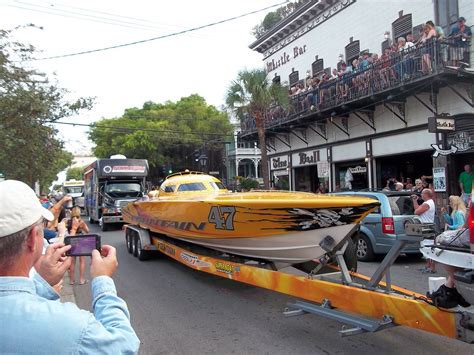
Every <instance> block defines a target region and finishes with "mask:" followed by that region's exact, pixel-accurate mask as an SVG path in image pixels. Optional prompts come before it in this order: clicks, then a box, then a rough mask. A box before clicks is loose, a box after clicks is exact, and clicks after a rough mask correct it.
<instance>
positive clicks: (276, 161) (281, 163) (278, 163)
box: [270, 155, 289, 170]
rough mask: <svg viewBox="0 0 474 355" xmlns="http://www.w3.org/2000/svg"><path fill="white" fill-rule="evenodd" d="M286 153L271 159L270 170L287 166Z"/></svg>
mask: <svg viewBox="0 0 474 355" xmlns="http://www.w3.org/2000/svg"><path fill="white" fill-rule="evenodd" d="M288 165H289V164H288V155H282V156H279V157H275V158H272V159H271V166H270V169H271V170H278V169H286V168H288Z"/></svg>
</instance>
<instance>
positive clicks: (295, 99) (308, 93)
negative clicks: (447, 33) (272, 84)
mask: <svg viewBox="0 0 474 355" xmlns="http://www.w3.org/2000/svg"><path fill="white" fill-rule="evenodd" d="M469 51H470V43H469V42H464V43H462V44H460V43H459V42H455V41H453V40H449V39H447V40H444V41H437V40H435V39H433V40H430V41H427V42H426V43H425V44H423V45H418V46H414V47H411V48H409V49H407V50H404V51H402V52H400V53H391V54H390V55H383V56H382V57H381V58H380V59H378V60H377V61H376V62H374V63H371V64H369V65H368V66H367V67H366V68H364V69H362V70H361V69H356V70H353V71H351V72H348V73H345V74H344V75H342V76H339V77H334V78H330V79H329V78H327V77H326V78H323V79H321V81H320V82H319V83H318V85H317V86H315V87H312V88H306V90H305V91H304V92H301V93H299V94H297V95H293V96H290V104H289V107H287V108H283V107H281V106H276V105H275V106H273V107H272V108H271V109H270V110H269V111H268V112H267V114H266V120H265V127H266V128H272V127H277V126H280V125H282V124H284V123H286V122H290V121H292V120H294V119H296V118H298V117H303V116H310V115H313V114H318V113H320V114H324V113H326V112H328V111H329V112H331V111H332V110H334V109H336V108H338V107H341V106H342V107H344V105H346V106H347V107H349V105H351V104H353V103H355V102H357V101H359V100H363V99H364V98H370V97H373V96H374V95H377V94H381V93H384V92H387V91H390V90H393V89H397V88H400V87H402V86H406V85H407V84H412V83H416V82H417V81H421V80H423V79H425V78H428V77H432V76H436V75H438V74H440V73H442V72H443V71H444V70H445V68H446V66H458V65H459V64H458V63H459V62H463V58H464V60H467V61H469V58H468V57H469ZM318 80H320V79H319V78H318ZM328 115H329V114H328ZM241 126H242V134H244V135H245V134H251V133H255V132H256V124H255V119H254V118H253V117H248V118H246V119H244V120H242V122H241Z"/></svg>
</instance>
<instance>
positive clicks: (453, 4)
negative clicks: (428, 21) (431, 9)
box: [434, 0, 459, 35]
mask: <svg viewBox="0 0 474 355" xmlns="http://www.w3.org/2000/svg"><path fill="white" fill-rule="evenodd" d="M434 5H435V16H436V24H437V25H438V26H441V27H442V28H443V30H444V33H445V34H446V35H448V34H449V32H450V30H451V27H452V26H453V25H454V24H455V23H456V21H457V19H458V17H459V10H458V8H459V7H458V0H435V3H434Z"/></svg>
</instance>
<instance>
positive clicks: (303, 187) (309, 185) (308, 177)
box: [295, 165, 319, 192]
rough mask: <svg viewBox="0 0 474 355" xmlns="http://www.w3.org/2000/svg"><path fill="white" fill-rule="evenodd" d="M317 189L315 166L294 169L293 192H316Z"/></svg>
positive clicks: (316, 170)
mask: <svg viewBox="0 0 474 355" xmlns="http://www.w3.org/2000/svg"><path fill="white" fill-rule="evenodd" d="M318 187H319V178H318V167H317V166H316V165H311V166H303V167H300V168H295V190H296V191H306V192H316V191H317V189H318Z"/></svg>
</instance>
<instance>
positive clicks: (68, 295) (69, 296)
mask: <svg viewBox="0 0 474 355" xmlns="http://www.w3.org/2000/svg"><path fill="white" fill-rule="evenodd" d="M61 302H72V303H74V304H76V296H74V289H73V287H72V285H69V275H68V273H66V275H65V276H64V278H63V289H62V290H61Z"/></svg>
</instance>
